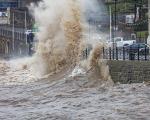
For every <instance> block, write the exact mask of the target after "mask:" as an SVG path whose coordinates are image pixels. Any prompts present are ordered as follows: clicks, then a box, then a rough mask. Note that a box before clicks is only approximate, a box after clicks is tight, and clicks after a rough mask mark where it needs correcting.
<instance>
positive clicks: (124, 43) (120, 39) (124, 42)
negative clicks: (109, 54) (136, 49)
mask: <svg viewBox="0 0 150 120" xmlns="http://www.w3.org/2000/svg"><path fill="white" fill-rule="evenodd" d="M114 42H115V43H116V46H117V47H124V46H129V45H132V44H134V43H136V40H124V39H123V37H116V38H114Z"/></svg>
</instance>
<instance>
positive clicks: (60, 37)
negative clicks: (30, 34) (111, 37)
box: [0, 0, 150, 120]
mask: <svg viewBox="0 0 150 120" xmlns="http://www.w3.org/2000/svg"><path fill="white" fill-rule="evenodd" d="M86 3H88V9H85V8H86V7H87V6H86ZM91 3H92V2H91V0H82V2H81V1H80V0H61V1H60V0H43V1H42V2H39V3H38V4H36V5H34V4H32V5H31V6H30V7H29V9H30V10H31V11H32V13H33V16H34V17H35V21H36V23H37V24H38V26H39V31H40V32H39V33H37V36H36V37H37V38H38V41H39V43H38V47H37V50H36V53H35V55H34V56H33V57H32V58H22V59H17V60H10V61H0V120H91V119H93V120H148V119H149V118H150V114H149V113H150V92H149V91H150V87H149V85H148V84H144V83H143V84H130V85H129V84H127V85H121V84H118V85H114V84H113V82H112V80H111V77H110V75H109V68H108V66H107V64H106V61H104V60H102V59H101V53H102V47H103V46H104V43H102V41H101V42H100V41H99V40H94V41H92V40H88V39H87V38H88V32H87V28H88V27H87V21H86V19H87V16H86V17H85V16H84V12H83V11H86V10H89V9H90V7H92V12H95V9H93V8H95V5H94V7H93V5H91ZM81 4H82V5H81ZM83 4H84V5H83ZM98 10H99V9H98ZM87 15H88V14H87ZM91 28H92V27H91ZM96 34H98V33H96ZM102 36H103V35H102ZM89 44H90V45H91V46H92V50H91V52H90V53H89V56H88V58H87V59H86V60H83V59H81V58H82V57H81V56H82V52H83V51H84V50H85V49H86V48H87V45H89ZM97 68H99V69H98V70H97Z"/></svg>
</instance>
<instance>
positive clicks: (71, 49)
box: [30, 0, 109, 79]
mask: <svg viewBox="0 0 150 120" xmlns="http://www.w3.org/2000/svg"><path fill="white" fill-rule="evenodd" d="M83 3H86V1H84V2H83ZM83 3H82V2H81V1H79V0H61V1H60V0H55V1H54V0H43V1H42V2H39V4H38V5H34V4H32V5H31V6H30V10H31V11H33V12H32V13H33V15H34V17H35V21H36V23H37V24H38V25H39V30H40V32H39V33H38V34H37V38H38V39H39V43H38V48H37V50H36V54H35V55H34V56H33V63H32V65H31V69H32V71H33V72H34V73H35V74H36V76H47V75H48V76H49V75H53V74H54V73H55V74H56V73H58V72H60V71H64V73H65V70H66V69H71V70H73V69H74V68H75V69H74V70H73V73H74V71H76V70H77V68H78V69H79V70H77V71H78V72H79V71H80V69H81V70H83V69H84V70H83V71H86V72H87V73H88V71H90V70H94V69H95V68H96V66H97V65H98V64H99V60H100V59H102V58H101V54H102V48H103V46H104V43H103V42H102V41H101V42H100V41H99V39H94V40H93V39H92V40H90V39H88V35H89V34H90V33H88V29H87V28H88V27H87V26H88V23H87V21H86V17H85V15H84V10H85V8H84V7H86V5H85V6H84V7H83ZM58 8H59V10H58ZM89 9H90V8H89ZM92 9H93V8H92ZM91 28H92V26H91ZM96 34H98V33H96ZM87 45H90V46H92V50H91V51H90V53H89V54H90V55H89V56H88V58H87V60H84V61H83V60H82V59H81V56H82V53H83V50H84V49H86V48H87ZM83 63H84V64H83ZM101 63H102V62H101ZM105 65H106V64H104V65H103V67H104V66H105ZM101 66H102V65H101ZM99 68H101V67H99ZM106 68H107V66H106ZM99 72H100V73H98V74H99V76H98V77H99V78H105V79H107V78H109V77H106V76H109V72H108V69H107V71H106V70H105V74H104V75H102V73H104V72H102V69H101V70H100V71H99ZM83 73H85V72H83ZM106 74H107V75H106ZM104 76H105V77H104Z"/></svg>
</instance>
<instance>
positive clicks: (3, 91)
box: [0, 61, 150, 120]
mask: <svg viewBox="0 0 150 120" xmlns="http://www.w3.org/2000/svg"><path fill="white" fill-rule="evenodd" d="M10 64H12V62H11V63H8V62H6V61H5V62H1V64H0V65H1V73H0V120H92V119H94V120H149V118H150V114H149V113H150V92H149V91H150V85H148V84H144V83H143V84H126V85H121V84H118V85H113V86H109V87H107V86H105V85H97V83H96V81H97V80H96V81H94V80H93V81H92V82H91V81H90V80H88V79H87V77H86V76H85V75H84V72H81V71H82V70H80V71H79V72H78V73H79V74H78V73H77V74H78V75H77V74H76V77H72V75H68V74H66V73H65V74H64V75H63V76H64V78H63V79H59V77H58V76H57V78H58V80H56V76H55V80H52V78H51V79H49V78H41V79H35V78H34V77H33V75H31V73H30V71H25V70H23V69H22V68H19V69H16V68H14V67H13V68H12V66H11V65H10ZM73 74H75V72H74V73H73Z"/></svg>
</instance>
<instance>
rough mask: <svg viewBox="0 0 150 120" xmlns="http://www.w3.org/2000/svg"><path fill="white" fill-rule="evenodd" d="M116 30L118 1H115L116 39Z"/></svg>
mask: <svg viewBox="0 0 150 120" xmlns="http://www.w3.org/2000/svg"><path fill="white" fill-rule="evenodd" d="M116 28H117V0H115V34H114V37H116Z"/></svg>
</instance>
